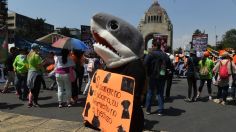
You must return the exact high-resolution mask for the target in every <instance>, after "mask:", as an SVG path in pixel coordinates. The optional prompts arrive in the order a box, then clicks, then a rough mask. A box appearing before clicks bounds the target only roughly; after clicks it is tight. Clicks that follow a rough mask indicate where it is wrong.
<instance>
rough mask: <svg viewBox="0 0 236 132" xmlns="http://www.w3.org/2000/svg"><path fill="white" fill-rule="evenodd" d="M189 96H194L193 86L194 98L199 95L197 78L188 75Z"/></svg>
mask: <svg viewBox="0 0 236 132" xmlns="http://www.w3.org/2000/svg"><path fill="white" fill-rule="evenodd" d="M187 81H188V98H190V99H191V97H192V88H193V97H192V98H193V99H195V98H196V97H197V80H196V78H195V77H194V76H188V77H187Z"/></svg>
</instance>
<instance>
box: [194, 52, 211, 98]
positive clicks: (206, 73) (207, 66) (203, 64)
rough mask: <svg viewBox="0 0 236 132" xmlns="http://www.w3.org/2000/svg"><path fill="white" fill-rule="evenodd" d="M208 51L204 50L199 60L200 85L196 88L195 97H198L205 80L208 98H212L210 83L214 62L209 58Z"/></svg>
mask: <svg viewBox="0 0 236 132" xmlns="http://www.w3.org/2000/svg"><path fill="white" fill-rule="evenodd" d="M209 56H210V53H209V52H208V51H205V52H204V54H203V58H202V60H200V61H199V64H198V66H199V73H200V86H199V89H198V94H197V98H199V97H200V95H201V92H202V88H203V86H204V84H205V82H207V89H208V94H209V100H212V95H211V94H212V89H211V83H212V78H213V68H214V62H213V61H212V60H211V59H209Z"/></svg>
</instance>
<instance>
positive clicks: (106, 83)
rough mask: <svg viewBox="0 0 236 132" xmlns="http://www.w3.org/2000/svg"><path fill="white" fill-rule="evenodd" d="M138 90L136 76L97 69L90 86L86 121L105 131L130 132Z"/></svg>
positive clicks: (86, 106) (85, 110)
mask: <svg viewBox="0 0 236 132" xmlns="http://www.w3.org/2000/svg"><path fill="white" fill-rule="evenodd" d="M134 88H135V81H134V79H133V78H132V77H129V76H124V75H120V74H116V73H111V72H107V71H103V70H97V72H96V73H95V74H94V76H93V78H92V80H91V83H90V89H89V92H88V96H87V100H86V104H85V108H84V111H83V117H84V120H85V121H87V122H89V123H90V124H92V125H93V126H94V127H96V128H99V129H101V131H103V132H111V131H114V132H120V131H122V132H124V131H126V132H128V131H129V129H130V121H131V117H132V111H133V99H134Z"/></svg>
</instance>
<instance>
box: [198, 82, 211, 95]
mask: <svg viewBox="0 0 236 132" xmlns="http://www.w3.org/2000/svg"><path fill="white" fill-rule="evenodd" d="M206 81H207V89H208V94H209V95H211V92H212V90H211V82H212V80H211V79H201V80H200V86H199V89H198V91H199V92H200V93H201V92H202V88H203V86H204V84H205V82H206Z"/></svg>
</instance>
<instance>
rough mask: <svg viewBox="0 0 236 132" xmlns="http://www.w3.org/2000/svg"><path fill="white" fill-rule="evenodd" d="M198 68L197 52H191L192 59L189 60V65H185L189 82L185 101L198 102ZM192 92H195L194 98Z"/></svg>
mask: <svg viewBox="0 0 236 132" xmlns="http://www.w3.org/2000/svg"><path fill="white" fill-rule="evenodd" d="M197 66H198V59H197V56H196V51H195V50H191V51H190V57H189V58H188V60H187V63H186V64H185V67H186V68H187V73H186V74H187V82H188V97H187V98H186V99H185V100H186V101H187V102H192V101H196V97H197V78H198V76H197V72H198V69H197ZM192 90H193V96H192Z"/></svg>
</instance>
